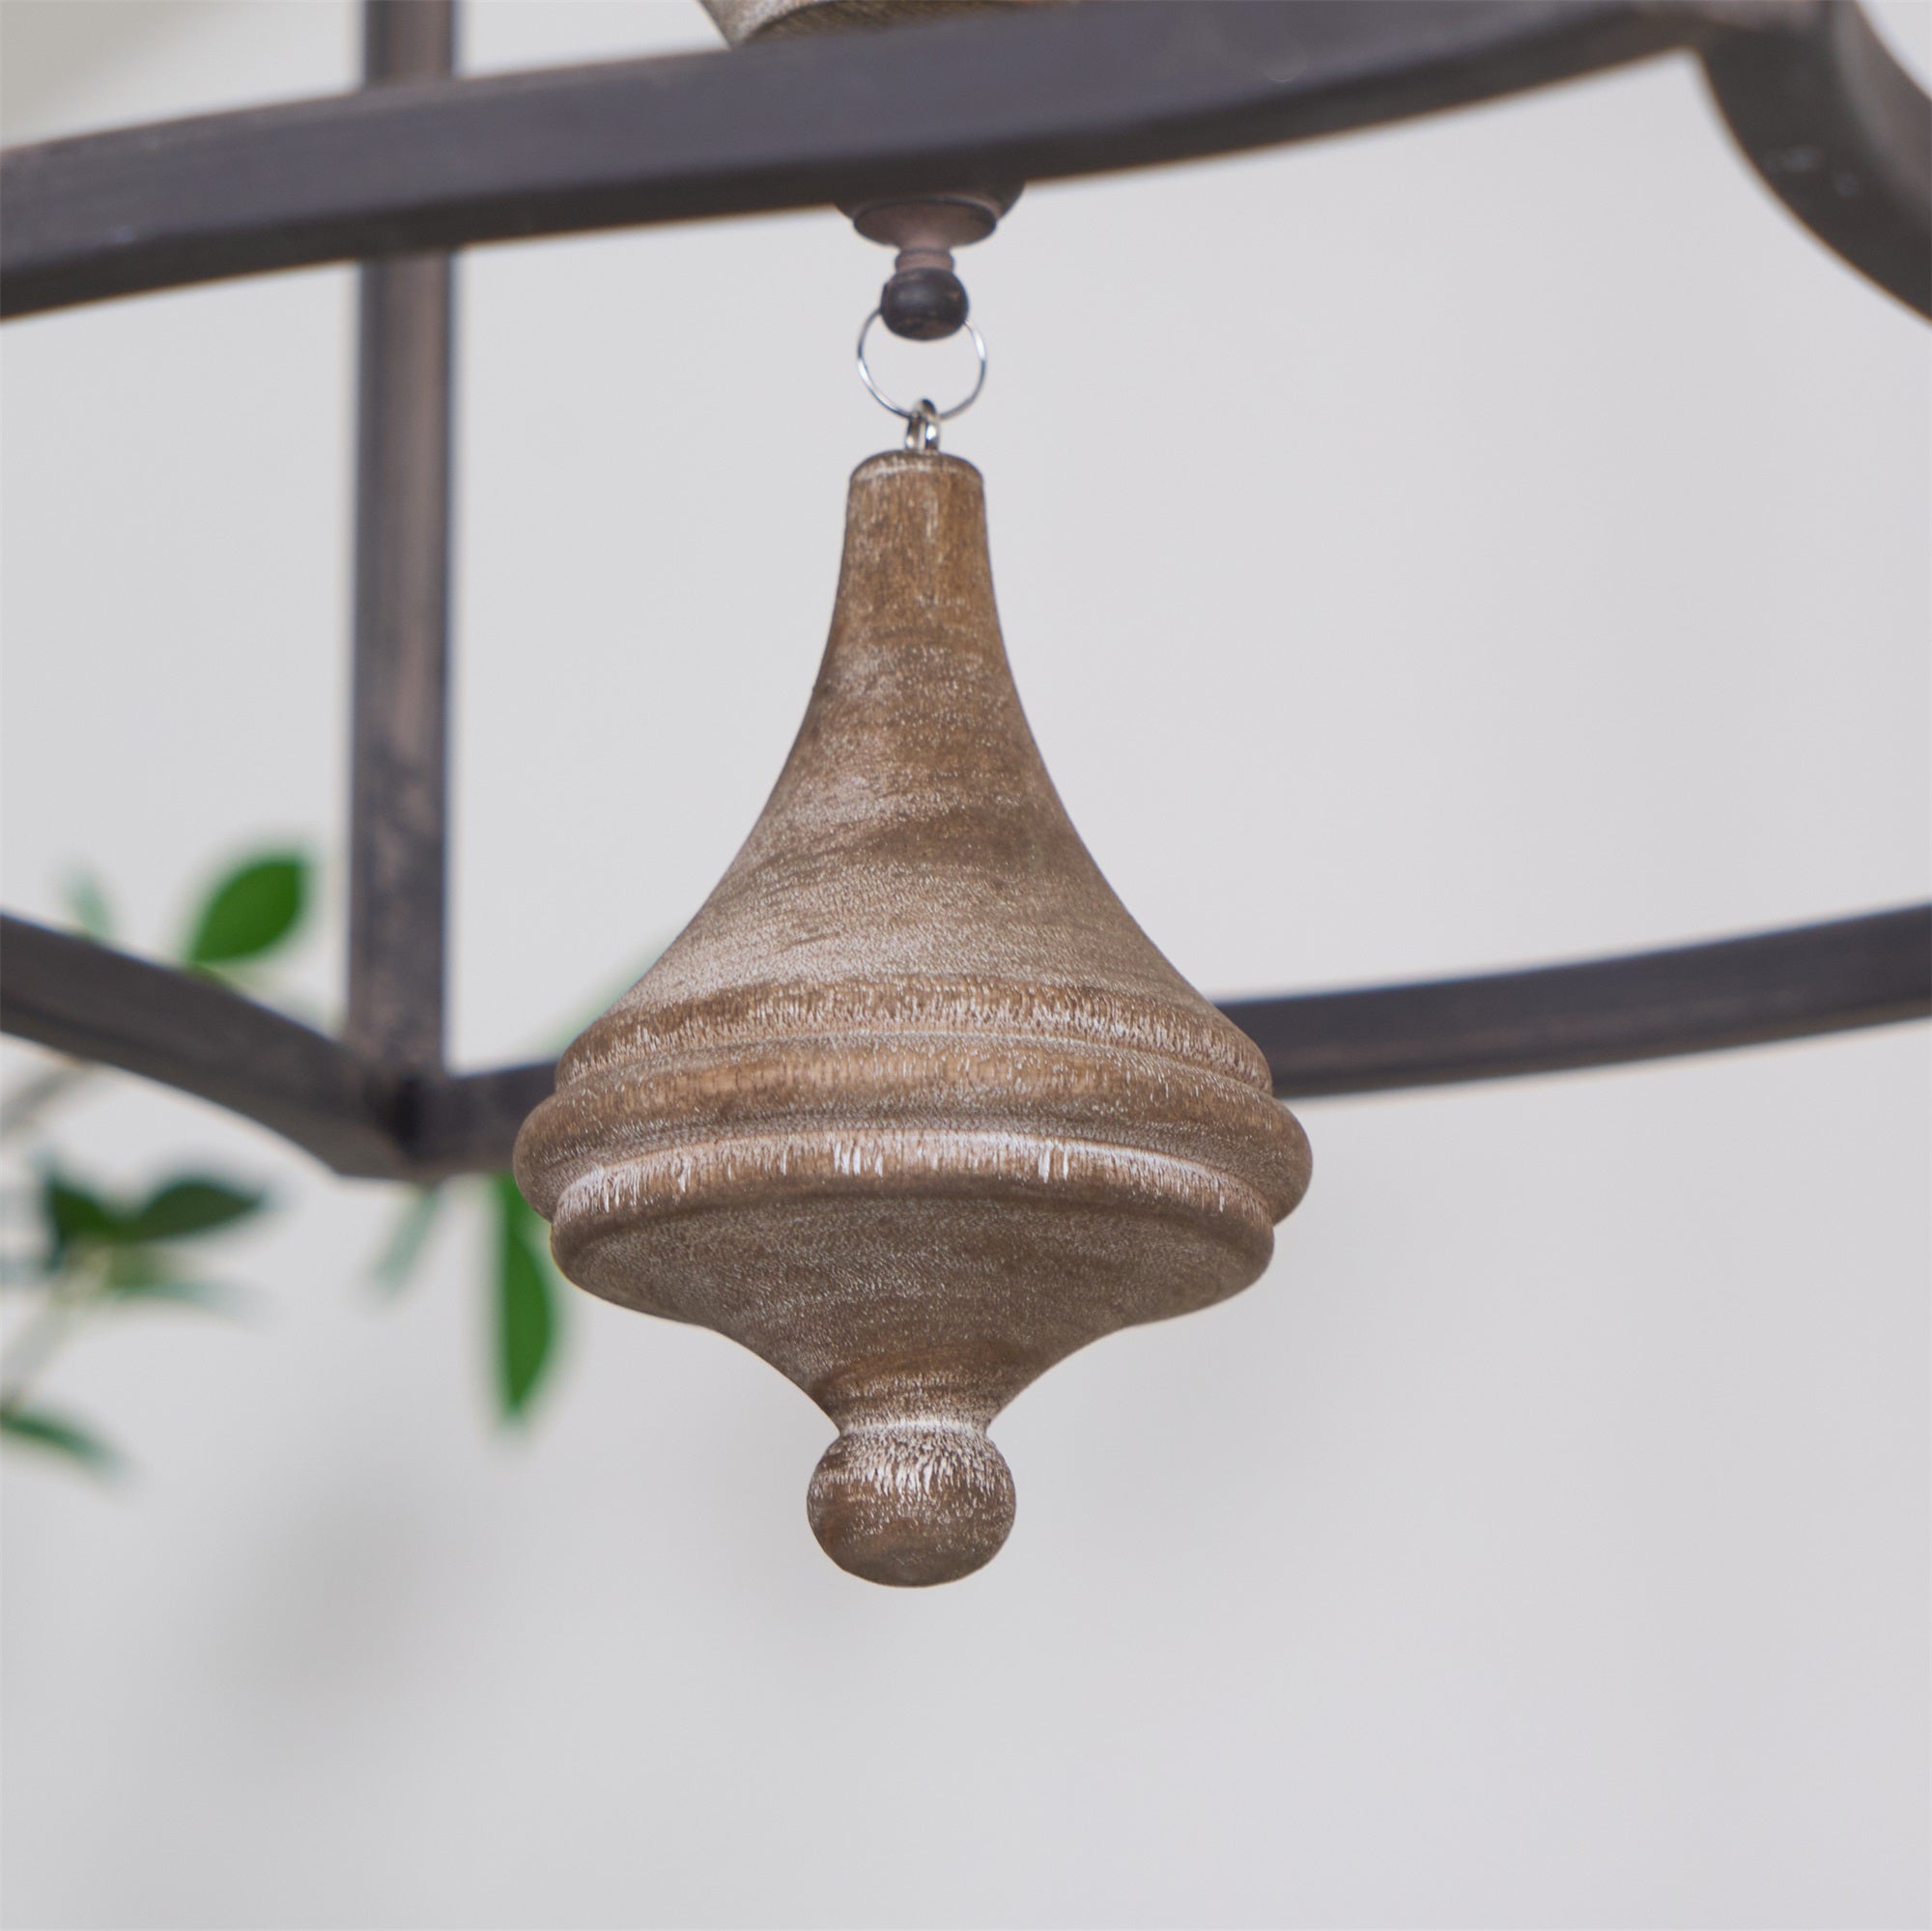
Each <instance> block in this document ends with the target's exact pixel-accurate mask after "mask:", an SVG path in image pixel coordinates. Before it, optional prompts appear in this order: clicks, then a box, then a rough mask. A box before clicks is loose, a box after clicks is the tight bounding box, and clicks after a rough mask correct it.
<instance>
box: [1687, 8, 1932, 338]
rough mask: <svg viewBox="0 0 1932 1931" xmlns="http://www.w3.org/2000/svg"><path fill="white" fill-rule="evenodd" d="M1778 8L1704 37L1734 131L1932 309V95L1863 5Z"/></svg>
mask: <svg viewBox="0 0 1932 1931" xmlns="http://www.w3.org/2000/svg"><path fill="white" fill-rule="evenodd" d="M1776 21H1777V25H1776V29H1775V30H1774V31H1767V32H1758V33H1749V34H1731V35H1726V36H1724V37H1723V38H1721V39H1719V40H1717V41H1715V42H1713V43H1711V44H1710V45H1709V46H1708V47H1707V48H1706V49H1705V52H1704V67H1705V71H1706V72H1707V73H1708V75H1709V76H1710V82H1711V91H1712V92H1713V93H1714V94H1715V95H1716V96H1717V98H1718V105H1719V108H1720V109H1721V110H1722V112H1723V116H1724V119H1725V120H1726V121H1727V122H1729V124H1730V128H1731V132H1732V133H1733V134H1735V135H1736V136H1737V139H1738V143H1739V145H1740V146H1741V147H1742V148H1743V149H1744V151H1745V153H1746V154H1747V155H1748V156H1750V160H1751V165H1752V166H1753V167H1755V168H1756V169H1757V171H1758V173H1759V174H1761V175H1762V176H1763V177H1764V178H1765V180H1766V181H1767V182H1768V183H1769V184H1770V185H1771V188H1772V191H1773V192H1774V193H1775V194H1776V196H1777V198H1778V199H1779V200H1780V201H1782V202H1783V203H1784V205H1785V206H1786V207H1787V208H1788V209H1790V211H1791V212H1792V213H1794V214H1795V215H1797V217H1798V218H1799V220H1801V221H1802V222H1804V225H1805V226H1806V227H1807V228H1809V229H1810V230H1811V232H1812V233H1813V234H1814V235H1816V236H1817V237H1818V238H1819V240H1820V241H1823V242H1824V243H1825V244H1826V246H1827V247H1829V248H1832V249H1833V250H1834V251H1835V252H1836V253H1837V254H1839V255H1841V256H1842V257H1843V258H1844V259H1845V260H1846V261H1848V262H1850V263H1851V264H1852V266H1853V267H1854V268H1856V269H1860V270H1862V271H1863V272H1864V273H1865V274H1867V275H1869V276H1870V277H1871V278H1872V280H1873V281H1875V282H1877V283H1878V285H1879V286H1880V287H1881V288H1883V289H1887V290H1889V292H1890V293H1891V294H1893V295H1895V296H1896V297H1897V298H1899V300H1900V301H1902V302H1904V303H1906V304H1907V306H1908V307H1911V308H1915V309H1917V310H1918V313H1919V314H1920V315H1928V316H1932V101H1928V99H1926V96H1925V93H1924V91H1923V90H1922V89H1921V88H1920V87H1919V86H1918V83H1917V82H1916V81H1915V80H1914V79H1913V78H1912V76H1911V75H1910V74H1908V73H1907V72H1906V71H1904V69H1903V68H1901V67H1900V66H1899V65H1898V63H1897V62H1896V61H1895V60H1893V59H1892V57H1891V55H1890V54H1889V52H1888V51H1887V50H1886V48H1885V45H1884V43H1882V42H1881V41H1880V40H1879V38H1878V36H1877V35H1876V34H1875V33H1874V32H1873V31H1872V26H1871V22H1870V21H1869V20H1867V19H1866V18H1865V16H1864V14H1862V13H1861V11H1860V10H1859V9H1858V8H1857V7H1849V6H1842V5H1820V4H1816V0H1813V4H1808V5H1804V6H1798V7H1792V8H1789V9H1786V10H1782V11H1781V12H1780V13H1779V14H1777V15H1776Z"/></svg>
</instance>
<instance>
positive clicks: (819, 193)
mask: <svg viewBox="0 0 1932 1931" xmlns="http://www.w3.org/2000/svg"><path fill="white" fill-rule="evenodd" d="M397 4H398V5H399V6H401V7H402V8H403V9H404V11H405V12H409V11H413V9H414V7H415V6H416V5H417V4H424V5H434V4H439V0H397ZM1675 46H1696V47H1698V48H1699V49H1700V50H1702V51H1703V53H1704V54H1705V57H1706V60H1707V63H1708V65H1709V67H1710V71H1711V76H1712V82H1713V85H1714V87H1715V88H1716V90H1717V93H1718V98H1719V103H1720V105H1721V107H1722V110H1723V112H1724V115H1725V117H1726V119H1727V120H1728V121H1729V123H1730V124H1731V127H1732V128H1733V129H1734V130H1735V131H1736V133H1737V135H1738V138H1739V139H1740V141H1741V142H1742V143H1743V144H1744V147H1745V151H1746V153H1747V156H1749V158H1750V160H1751V162H1752V164H1753V165H1754V166H1756V167H1757V168H1758V169H1759V171H1760V172H1761V173H1763V174H1764V175H1765V177H1766V179H1767V180H1768V181H1769V182H1770V183H1771V185H1773V187H1774V188H1775V189H1776V192H1777V193H1778V194H1779V195H1780V196H1781V197H1782V198H1783V199H1784V200H1785V202H1786V203H1787V204H1788V205H1789V206H1790V207H1791V208H1792V210H1793V212H1794V213H1797V215H1798V216H1799V218H1800V219H1801V220H1803V221H1804V222H1805V223H1806V225H1807V226H1809V227H1810V228H1811V229H1812V231H1813V232H1814V233H1815V234H1817V235H1818V236H1819V238H1820V239H1821V240H1823V241H1825V242H1826V243H1827V244H1828V245H1829V246H1831V247H1832V248H1833V249H1835V250H1836V251H1837V252H1838V253H1839V254H1841V255H1843V256H1844V257H1845V258H1846V259H1847V260H1849V261H1851V262H1853V263H1855V264H1856V265H1857V266H1858V267H1860V268H1861V269H1862V270H1864V271H1865V272H1866V273H1868V274H1870V275H1872V276H1873V277H1874V278H1875V279H1877V280H1878V281H1880V282H1881V283H1882V284H1883V285H1884V286H1886V287H1887V288H1890V289H1892V290H1893V292H1894V293H1898V294H1900V295H1901V297H1902V298H1903V299H1905V300H1908V301H1911V302H1913V303H1914V304H1915V305H1921V303H1922V295H1921V291H1922V286H1923V281H1924V275H1923V272H1922V270H1921V268H1920V267H1919V264H1921V263H1922V262H1923V261H1924V259H1925V256H1926V251H1927V248H1928V245H1932V243H1928V236H1929V235H1932V216H1928V212H1927V187H1926V178H1927V169H1928V159H1927V156H1926V153H1925V139H1924V134H1923V128H1924V125H1925V117H1926V113H1927V108H1926V99H1925V95H1924V93H1923V91H1922V90H1920V89H1919V88H1918V86H1917V85H1916V83H1914V82H1913V81H1912V79H1911V78H1910V77H1909V76H1908V75H1906V74H1905V73H1904V72H1903V71H1902V70H1901V69H1899V68H1898V66H1897V64H1896V63H1895V62H1893V61H1892V60H1891V58H1890V56H1889V54H1887V53H1886V52H1885V50H1884V48H1883V46H1882V45H1880V43H1878V41H1877V39H1876V37H1875V36H1874V35H1873V33H1872V31H1871V29H1870V27H1869V25H1868V24H1867V23H1866V22H1865V21H1864V20H1863V18H1862V16H1861V14H1859V11H1858V9H1857V8H1856V6H1854V5H1852V4H1851V0H1790V4H1788V5H1779V4H1777V0H1377V4H1374V5H1366V4H1359V0H1137V4H1135V5H1132V6H1125V5H1089V6H1080V7H1070V8H1065V9H1061V8H1052V9H1042V10H1040V11H1039V12H1038V13H1034V12H1033V11H1031V10H1028V11H1027V12H1026V13H1024V14H1014V15H1012V16H1010V17H994V18H982V19H974V18H968V19H945V20H935V21H933V22H932V23H931V24H929V25H923V26H915V27H905V28H896V29H895V30H894V31H892V32H891V33H885V34H859V35H850V36H822V37H821V36H812V37H809V38H804V39H799V40H792V41H780V42H777V43H763V44H759V45H755V46H751V47H746V48H741V49H740V50H738V51H737V52H736V53H730V54H698V55H681V56H677V57H674V58H669V59H658V60H646V61H624V62H615V63H611V64H609V65H606V66H601V67H593V68H575V69H561V70H557V71H551V72H543V73H529V74H513V75H502V76H492V77H489V78H477V79H471V80H468V81H462V82H458V83H455V84H453V85H444V86H417V87H395V88H384V89H382V90H367V89H365V90H363V91H362V92H361V93H359V94H352V95H344V96H338V97H334V98H332V99H317V100H305V101H296V102H292V103H289V104H287V105H283V106H276V107H266V108H251V109H246V110H243V111H241V112H239V113H230V114H215V115H205V116H200V117H197V118H195V119H192V120H185V121H176V122H169V123H163V124H161V125H158V126H156V127H149V128H122V129H115V130H113V131H111V132H108V133H102V134H90V135H83V136H79V137H77V138H74V139H71V140H65V141H51V142H46V143H43V144H40V145H37V146H28V147H21V148H16V149H14V150H13V151H12V152H11V153H9V154H7V155H6V156H0V314H20V315H24V314H29V313H32V312H34V311H36V310H40V309H47V308H59V307H63V306H66V305H69V304H71V303H74V302H84V301H98V300H101V299H104V298H108V297H111V296H117V295H131V294H136V293H138V292H140V291H142V290H146V289H158V288H171V287H175V286H178V285H180V284H183V283H187V282H196V281H208V280H213V279H217V278H219V277H221V276H225V275H239V274H253V273H260V272H262V271H265V270H273V269H285V268H298V267H301V266H304V265H307V264H311V263H316V262H327V261H344V260H352V259H355V258H356V257H362V258H369V259H373V258H378V257H382V256H386V255H392V254H403V253H410V252H413V251H420V250H423V249H425V248H450V247H460V246H465V245H469V244H471V243H475V242H482V241H510V240H516V239H520V238H525V237H528V236H533V235H545V234H559V233H564V232H568V231H574V230H582V229H592V228H608V227H619V226H630V225H640V224H644V223H649V222H658V221H673V220H682V219H690V218H695V217H700V216H705V215H715V214H729V213H752V212H754V211H759V210H767V209H781V208H801V207H812V206H822V205H824V204H826V203H829V202H838V201H851V200H854V199H865V198H875V197H880V196H895V195H903V194H906V193H917V192H920V191H922V190H944V189H946V188H947V187H949V186H951V185H956V184H957V183H958V182H960V181H962V180H980V179H1009V180H1013V181H1020V180H1035V181H1040V180H1048V179H1052V178H1055V177H1058V176H1065V175H1074V174H1087V173H1094V172H1099V171H1104V170H1108V169H1117V168H1127V167H1140V166H1147V165H1150V164H1152V163H1156V162H1161V161H1170V160H1177V159H1181V158H1184V157H1187V156H1196V155H1205V154H1222V153H1232V152H1236V151H1238V150H1241V149H1246V148H1254V147H1262V146H1266V145H1270V144H1274V143H1281V142H1287V141H1293V140H1302V139H1307V138H1309V137H1312V136H1315V135H1321V134H1331V133H1338V132H1342V131H1344V130H1346V129H1349V128H1365V127H1375V126H1379V125H1382V124H1384V123H1387V122H1390V121H1396V120H1401V119H1404V118H1406V117H1407V116H1411V115H1415V114H1422V113H1427V112H1430V111H1433V110H1435V109H1439V108H1447V107H1457V106H1463V105H1465V104H1468V103H1469V102H1472V101H1476V100H1482V99H1492V98H1495V97H1497V96H1501V95H1507V94H1514V93H1520V92H1521V91H1523V90H1524V89H1527V88H1533V87H1539V86H1543V85H1547V84H1548V83H1549V82H1551V81H1557V80H1563V79H1567V78H1569V77H1571V76H1573V75H1576V74H1579V73H1585V72H1589V71H1592V70H1595V69H1599V68H1605V67H1612V66H1616V65H1619V64H1621V63H1624V62H1628V61H1633V60H1639V59H1642V58H1644V57H1646V56H1648V55H1651V54H1656V53H1660V52H1662V51H1664V50H1666V49H1668V48H1670V47H1675ZM1854 183H1855V184H1856V186H1852V185H1850V184H1854Z"/></svg>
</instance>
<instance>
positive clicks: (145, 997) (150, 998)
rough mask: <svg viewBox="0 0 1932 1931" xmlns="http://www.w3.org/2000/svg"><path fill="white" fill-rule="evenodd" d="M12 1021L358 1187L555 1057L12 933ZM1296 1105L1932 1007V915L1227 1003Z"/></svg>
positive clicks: (500, 1156)
mask: <svg viewBox="0 0 1932 1931" xmlns="http://www.w3.org/2000/svg"><path fill="white" fill-rule="evenodd" d="M0 946H4V949H5V977H4V980H0V1028H4V1030H5V1031H7V1032H9V1033H13V1034H15V1035H17V1036H20V1037H22V1038H26V1039H33V1040H36V1041H38V1042H39V1043H40V1044H42V1045H43V1046H51V1047H53V1048H54V1049H55V1050H56V1051H58V1052H64V1053H71V1054H73V1055H74V1056H75V1057H77V1058H80V1059H87V1060H96V1061H99V1062H101V1063H102V1064H104V1065H112V1066H118V1067H120V1068H121V1069H122V1070H123V1071H125V1072H131V1073H139V1074H141V1075H142V1076H143V1077H144V1078H147V1079H153V1080H158V1081H159V1082H160V1083H161V1084H162V1085H164V1086H172V1087H175V1088H177V1089H179V1090H180V1091H182V1092H185V1093H195V1094H197V1095H199V1096H200V1097H201V1098H204V1099H210V1100H213V1101H214V1102H215V1104H217V1105H220V1106H225V1107H228V1108H230V1109H231V1110H232V1111H234V1112H237V1113H240V1114H242V1115H244V1116H245V1117H246V1118H248V1119H250V1120H254V1121H257V1122H260V1123H261V1124H262V1125H264V1126H267V1127H270V1129H272V1130H273V1131H274V1132H277V1133H280V1134H281V1135H283V1137H284V1138H286V1139H289V1140H292V1141H294V1142H295V1144H296V1145H297V1146H298V1147H300V1148H302V1149H303V1150H306V1151H308V1152H310V1153H313V1154H314V1155H315V1156H316V1158H317V1159H319V1160H321V1161H322V1162H323V1163H324V1164H325V1165H327V1166H329V1167H332V1168H334V1170H335V1171H336V1172H337V1173H340V1174H350V1175H359V1176H367V1177H374V1178H395V1179H436V1178H442V1177H444V1176H445V1175H449V1174H456V1173H491V1172H496V1171H498V1170H500V1169H502V1168H503V1167H505V1166H507V1165H508V1163H509V1158H510V1148H511V1146H512V1144H513V1142H514V1141H515V1139H516V1136H517V1129H518V1127H519V1126H521V1125H522V1124H523V1122H524V1120H525V1118H526V1116H527V1115H528V1113H529V1112H530V1110H531V1108H533V1107H534V1106H535V1105H536V1104H537V1103H538V1102H539V1101H541V1100H543V1099H546V1098H548V1097H549V1095H550V1093H551V1091H552V1088H553V1085H554V1067H553V1066H552V1065H550V1064H549V1063H548V1062H545V1063H542V1064H537V1065H525V1066H505V1067H501V1068H499V1069H497V1070H496V1071H492V1072H484V1073H469V1074H462V1075H456V1076H425V1077H418V1078H406V1077H402V1076H399V1075H398V1074H396V1073H395V1072H392V1071H389V1070H387V1069H385V1068H383V1067H380V1066H376V1065H371V1064H370V1063H369V1062H368V1061H367V1060H365V1059H363V1058H362V1057H361V1056H359V1055H358V1054H355V1053H354V1052H352V1051H350V1050H349V1048H348V1047H346V1046H344V1045H342V1044H341V1043H340V1042H339V1041H337V1040H334V1039H329V1038H326V1037H324V1036H322V1035H321V1034H319V1033H315V1032H312V1031H310V1029H309V1028H308V1027H306V1026H302V1025H299V1024H298V1023H297V1022H296V1021H295V1020H293V1019H288V1018H285V1017H283V1015H282V1014H280V1013H278V1012H271V1011H270V1010H269V1009H268V1008H265V1007H261V1006H257V1005H255V1004H254V1003H253V1002H252V1001H250V1000H247V999H244V998H242V997H241V995H240V994H239V993H235V992H231V991H230V990H229V989H228V988H227V987H226V986H223V985H218V984H216V983H214V982H213V980H206V979H202V978H199V977H197V976H196V975H194V974H191V973H184V972H178V971H175V970H174V969H173V968H171V967H168V966H161V965H155V964H152V963H150V962H149V961H147V960H144V959H137V958H131V957H129V956H128V954H126V953H123V952H117V951H111V950H110V949H108V948H107V947H104V946H99V945H96V944H95V943H94V942H93V941H92V940H89V939H81V938H75V937H71V936H70V935H69V934H67V933H64V932H55V931H50V930H48V929H47V928H46V927H44V926H42V925H36V924H32V923H29V922H28V921H26V920H24V919H11V918H10V919H6V920H4V921H0ZM1221 1009H1222V1011H1224V1012H1225V1013H1226V1014H1227V1015H1228V1017H1229V1018H1231V1019H1232V1020H1234V1022H1235V1023H1236V1025H1237V1026H1240V1027H1241V1028H1242V1029H1243V1030H1244V1031H1246V1032H1247V1033H1248V1034H1249V1035H1250V1036H1252V1037H1253V1038H1254V1039H1255V1041H1256V1042H1257V1044H1259V1045H1260V1046H1261V1048H1262V1050H1263V1051H1264V1053H1265V1054H1266V1056H1267V1061H1268V1065H1269V1068H1270V1070H1271V1071H1272V1073H1273V1075H1274V1087H1275V1092H1276V1093H1277V1094H1279V1095H1280V1096H1281V1097H1283V1098H1285V1099H1299V1098H1312V1097H1316V1096H1320V1095H1326V1094H1336V1093H1381V1092H1388V1091H1391V1090H1393V1089H1398V1088H1404V1087H1417V1086H1432V1085H1441V1084H1444V1083H1447V1082H1451V1081H1461V1080H1477V1079H1500V1078H1506V1077H1509V1076H1511V1075H1515V1074H1521V1073H1535V1072H1553V1071H1559V1070H1569V1069H1575V1068H1577V1067H1581V1066H1602V1065H1621V1064H1626V1063H1628V1062H1631V1061H1635V1060H1650V1059H1661V1058H1667V1057H1674V1056H1677V1055H1681V1054H1689V1053H1698V1052H1708V1051H1712V1050H1715V1049H1718V1048H1722V1047H1730V1046H1746V1045H1758V1044H1763V1043H1766V1042H1768V1041H1771V1040H1776V1039H1796V1038H1803V1037H1806V1036H1810V1035H1814V1034H1822V1033H1835V1032H1843V1031H1848V1030H1850V1029H1853V1028H1857V1027H1862V1026H1884V1025H1889V1024H1892V1023H1894V1022H1896V1021H1899V1020H1907V1019H1922V1018H1924V1017H1926V1016H1928V1015H1932V905H1912V906H1907V907H1904V908H1902V909H1900V910H1897V911H1890V912H1877V913H1873V914H1871V915H1869V916H1867V917H1864V918H1859V919H1839V920H1833V921H1832V922H1831V923H1826V924H1819V925H1801V926H1797V927H1795V928H1792V929H1789V930H1785V931H1776V932H1761V933H1754V934H1752V935H1751V936H1750V937H1748V938H1743V939H1726V940H1722V941H1720V942H1719V943H1717V944H1714V945H1704V946H1686V947H1678V948H1675V949H1673V950H1671V951H1660V952H1643V953H1637V954H1634V955H1631V956H1628V957H1623V958H1611V959H1593V960H1588V961H1585V962H1583V963H1580V964H1575V965H1562V966H1546V967H1542V968H1539V969H1537V970H1534V971H1529V972H1510V973H1494V974H1489V975H1486V976H1484V977H1481V978H1476V979H1463V980H1437V981H1435V982H1433V983H1426V984H1420V985H1401V986H1369V987H1365V988H1362V989H1360V990H1356V991H1350V992H1318V993H1303V994H1299V995H1296V996H1294V997H1291V998H1284V999H1253V1000H1238V1001H1235V1002H1233V1003H1230V1004H1225V1005H1223V1007H1222V1008H1221Z"/></svg>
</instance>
